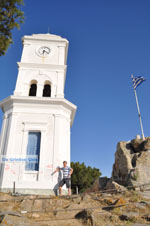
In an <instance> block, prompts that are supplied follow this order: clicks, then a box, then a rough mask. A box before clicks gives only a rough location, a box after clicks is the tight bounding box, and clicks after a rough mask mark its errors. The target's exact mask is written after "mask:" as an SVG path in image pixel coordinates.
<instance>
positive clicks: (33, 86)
mask: <svg viewBox="0 0 150 226" xmlns="http://www.w3.org/2000/svg"><path fill="white" fill-rule="evenodd" d="M36 91H37V84H36V81H34V83H32V84H31V85H30V90H29V96H36Z"/></svg>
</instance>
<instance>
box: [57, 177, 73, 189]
mask: <svg viewBox="0 0 150 226" xmlns="http://www.w3.org/2000/svg"><path fill="white" fill-rule="evenodd" d="M64 184H66V187H67V188H71V178H63V179H62V180H61V181H60V182H59V187H62V186H63V185H64Z"/></svg>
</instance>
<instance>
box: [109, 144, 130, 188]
mask: <svg viewBox="0 0 150 226" xmlns="http://www.w3.org/2000/svg"><path fill="white" fill-rule="evenodd" d="M131 159H132V155H131V150H130V149H127V142H124V141H122V142H119V143H118V145H117V151H116V153H115V163H114V165H113V171H112V179H113V180H114V181H116V182H118V181H119V182H120V183H122V184H123V185H128V183H127V182H128V177H129V174H130V171H131V170H132V168H133V166H132V164H131Z"/></svg>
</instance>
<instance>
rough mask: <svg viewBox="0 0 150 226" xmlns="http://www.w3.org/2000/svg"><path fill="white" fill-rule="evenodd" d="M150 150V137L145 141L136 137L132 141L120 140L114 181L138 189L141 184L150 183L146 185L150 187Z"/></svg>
mask: <svg viewBox="0 0 150 226" xmlns="http://www.w3.org/2000/svg"><path fill="white" fill-rule="evenodd" d="M149 150H150V137H148V138H146V140H145V141H143V140H142V139H134V140H132V141H131V142H125V141H122V142H119V143H118V145H117V151H116V153H115V163H114V165H113V171H112V181H115V182H117V183H118V184H120V185H123V186H134V187H136V189H138V186H140V185H144V184H149V186H148V185H146V188H150V177H149V169H150V151H149ZM109 183H110V182H109ZM107 184H108V183H107ZM107 186H110V185H107ZM140 188H142V187H140Z"/></svg>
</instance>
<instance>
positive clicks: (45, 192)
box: [0, 188, 68, 196]
mask: <svg viewBox="0 0 150 226" xmlns="http://www.w3.org/2000/svg"><path fill="white" fill-rule="evenodd" d="M0 192H4V193H10V192H11V193H13V189H12V188H1V189H0ZM15 193H16V194H17V193H18V194H21V195H24V194H25V195H54V196H55V195H56V196H57V195H59V190H52V189H21V188H16V189H15ZM67 194H68V190H67V189H62V195H67Z"/></svg>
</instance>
